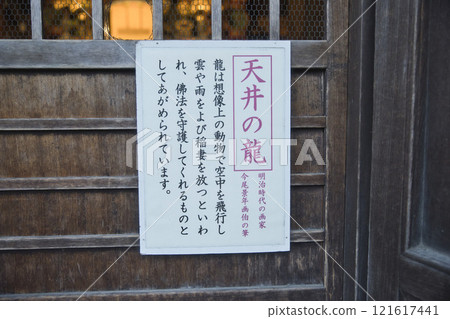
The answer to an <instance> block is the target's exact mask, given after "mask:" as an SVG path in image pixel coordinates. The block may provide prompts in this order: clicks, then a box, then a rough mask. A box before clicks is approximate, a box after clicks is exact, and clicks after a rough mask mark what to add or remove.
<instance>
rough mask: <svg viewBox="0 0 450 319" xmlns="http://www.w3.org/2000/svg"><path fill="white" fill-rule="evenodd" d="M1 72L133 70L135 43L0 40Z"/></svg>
mask: <svg viewBox="0 0 450 319" xmlns="http://www.w3.org/2000/svg"><path fill="white" fill-rule="evenodd" d="M0 52H1V53H2V54H0V69H134V67H135V62H134V60H135V57H136V41H108V40H64V41H61V40H42V41H30V40H0Z"/></svg>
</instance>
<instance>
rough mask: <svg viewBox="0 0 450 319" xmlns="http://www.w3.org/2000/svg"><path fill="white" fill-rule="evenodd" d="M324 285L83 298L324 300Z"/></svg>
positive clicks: (68, 296) (61, 296)
mask: <svg viewBox="0 0 450 319" xmlns="http://www.w3.org/2000/svg"><path fill="white" fill-rule="evenodd" d="M82 293H83V291H79V292H71V293H45V294H14V295H0V300H48V301H53V300H55V301H56V300H76V299H78V297H80V296H81V294H82ZM324 296H325V287H324V286H323V285H287V286H265V287H223V288H185V289H182V288H181V289H158V290H127V291H124V290H117V291H95V292H91V291H88V292H87V293H86V294H85V295H84V296H83V298H82V299H81V300H97V301H100V300H155V301H166V300H185V301H193V300H223V301H233V300H234V301H237V300H247V301H254V300H292V301H297V300H303V301H308V300H311V301H314V300H315V301H318V300H323V299H324Z"/></svg>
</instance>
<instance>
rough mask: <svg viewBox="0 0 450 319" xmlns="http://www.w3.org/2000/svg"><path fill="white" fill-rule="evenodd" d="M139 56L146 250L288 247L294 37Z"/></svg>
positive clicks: (150, 49) (155, 45)
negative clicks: (292, 47) (291, 44)
mask: <svg viewBox="0 0 450 319" xmlns="http://www.w3.org/2000/svg"><path fill="white" fill-rule="evenodd" d="M136 55H137V61H136V82H137V123H138V137H137V138H138V140H137V143H138V168H139V214H140V247H141V254H206V253H244V252H273V251H288V250H289V242H290V240H289V239H290V238H289V233H290V226H289V225H290V224H289V221H290V216H289V212H290V207H289V203H290V168H289V161H288V158H289V139H290V94H289V92H290V91H289V88H290V43H289V42H287V41H267V42H262V41H141V42H138V44H137V47H136Z"/></svg>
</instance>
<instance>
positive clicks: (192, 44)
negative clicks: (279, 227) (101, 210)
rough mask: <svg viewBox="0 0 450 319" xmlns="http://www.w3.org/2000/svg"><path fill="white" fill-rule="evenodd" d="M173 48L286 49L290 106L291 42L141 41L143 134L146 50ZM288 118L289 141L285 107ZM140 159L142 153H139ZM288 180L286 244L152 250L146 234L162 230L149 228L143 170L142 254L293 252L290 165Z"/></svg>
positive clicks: (139, 73) (140, 175)
mask: <svg viewBox="0 0 450 319" xmlns="http://www.w3.org/2000/svg"><path fill="white" fill-rule="evenodd" d="M161 47H163V48H168V49H170V48H173V49H180V50H183V49H184V48H216V49H218V50H220V48H236V49H242V48H246V49H251V48H258V49H261V48H283V49H284V73H285V78H284V81H285V83H286V92H285V93H284V97H285V101H288V102H287V103H286V104H288V105H289V106H290V100H291V99H290V88H289V86H290V83H291V82H290V81H291V74H290V67H291V65H290V64H291V43H290V41H223V40H220V41H214V40H207V41H201V40H196V41H187V40H183V41H176V40H168V41H138V42H137V43H136V95H137V111H136V116H137V131H138V132H141V131H142V130H143V129H144V127H143V115H144V110H143V98H142V96H143V94H142V84H143V79H142V77H143V76H144V75H145V74H146V70H143V68H142V65H143V61H142V50H143V49H146V48H161ZM284 112H285V114H284V117H285V121H286V125H285V131H284V134H285V136H286V137H287V138H290V130H291V129H290V127H291V125H290V118H291V109H290V107H284ZM288 148H289V149H288V154H289V155H288V158H290V147H288ZM137 156H140V154H137ZM285 174H286V176H285V181H286V184H288V185H284V187H286V191H285V192H284V194H285V195H284V203H280V204H281V205H284V210H285V211H284V212H283V213H284V214H285V222H284V225H285V236H284V237H285V241H284V243H283V244H281V245H258V246H257V245H251V246H249V245H242V246H226V247H218V246H217V247H214V246H208V247H187V248H182V247H180V248H167V247H164V248H148V247H146V246H145V241H144V236H143V234H145V232H146V231H151V229H148V228H149V227H150V228H151V227H158V226H157V222H156V223H155V225H147V223H146V216H145V200H144V194H145V189H144V185H145V183H144V175H145V173H144V172H142V171H139V172H138V178H139V236H140V252H141V254H145V255H190V254H223V253H262V252H277V251H289V250H290V166H289V165H288V166H287V167H286V168H285Z"/></svg>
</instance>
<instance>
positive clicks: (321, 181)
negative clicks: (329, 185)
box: [291, 173, 326, 186]
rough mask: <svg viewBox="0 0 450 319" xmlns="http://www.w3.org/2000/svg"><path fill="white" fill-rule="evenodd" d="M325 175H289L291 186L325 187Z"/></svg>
mask: <svg viewBox="0 0 450 319" xmlns="http://www.w3.org/2000/svg"><path fill="white" fill-rule="evenodd" d="M325 179H326V176H325V174H322V173H314V174H291V186H315V185H319V186H320V185H325Z"/></svg>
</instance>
